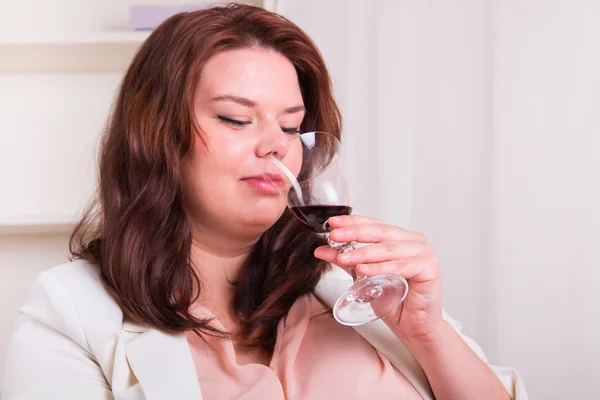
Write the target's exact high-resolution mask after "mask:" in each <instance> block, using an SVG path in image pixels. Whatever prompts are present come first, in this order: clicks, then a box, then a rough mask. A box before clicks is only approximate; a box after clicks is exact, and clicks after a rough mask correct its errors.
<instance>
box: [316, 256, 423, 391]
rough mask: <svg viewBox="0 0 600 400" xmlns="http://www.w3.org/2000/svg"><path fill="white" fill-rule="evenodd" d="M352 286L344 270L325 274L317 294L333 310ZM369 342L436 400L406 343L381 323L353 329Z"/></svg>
mask: <svg viewBox="0 0 600 400" xmlns="http://www.w3.org/2000/svg"><path fill="white" fill-rule="evenodd" d="M350 286H352V278H351V277H350V276H349V275H348V274H347V273H345V272H344V271H343V270H342V269H341V268H339V267H336V266H335V265H333V266H332V270H331V271H328V272H326V273H325V274H323V277H322V278H321V280H320V281H319V283H318V285H317V287H316V288H315V294H316V295H317V296H319V297H320V298H321V300H323V301H324V302H325V303H327V304H328V305H329V306H330V307H333V305H334V304H335V302H336V301H337V299H338V298H339V297H340V296H341V295H342V293H343V292H344V291H345V290H346V289H348V288H349V287H350ZM353 328H354V329H355V330H356V331H357V332H358V333H359V334H360V335H361V336H362V337H363V338H365V340H367V341H368V342H369V343H370V344H371V345H372V346H373V347H375V348H376V349H377V350H378V351H379V352H381V353H382V354H384V355H385V356H386V357H387V358H388V359H389V360H390V362H391V363H392V365H394V367H396V369H397V370H398V371H400V372H401V373H402V374H403V375H404V376H405V377H406V379H407V380H408V381H409V382H410V383H411V384H412V385H413V386H414V388H415V389H416V390H417V392H419V394H420V395H421V397H423V399H426V400H434V399H435V397H434V396H433V392H432V391H431V387H430V385H429V381H428V380H427V376H426V375H425V372H423V369H422V368H421V366H420V365H419V363H418V362H417V360H416V359H415V358H414V357H413V355H412V354H411V353H410V352H409V351H408V349H407V348H406V347H404V345H403V344H402V342H401V341H400V340H399V339H398V338H397V337H396V335H394V334H393V333H392V331H391V330H390V329H389V328H388V326H387V325H386V324H385V323H384V322H383V321H381V320H377V321H374V322H370V323H368V324H365V325H361V326H355V327H353Z"/></svg>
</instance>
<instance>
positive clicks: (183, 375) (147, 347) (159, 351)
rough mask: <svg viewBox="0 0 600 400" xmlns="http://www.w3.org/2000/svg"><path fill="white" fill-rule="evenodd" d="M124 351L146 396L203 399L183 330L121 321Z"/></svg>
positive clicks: (153, 398)
mask: <svg viewBox="0 0 600 400" xmlns="http://www.w3.org/2000/svg"><path fill="white" fill-rule="evenodd" d="M123 330H124V331H126V332H127V336H128V337H127V338H126V339H125V355H126V357H127V361H128V362H129V365H130V366H131V369H132V370H133V373H134V374H135V376H136V378H137V379H138V381H139V384H140V386H141V388H142V390H143V392H144V394H145V399H147V400H162V399H194V400H196V399H199V400H201V399H202V394H201V392H200V384H199V382H198V376H197V374H196V368H195V366H194V361H193V359H192V354H191V352H190V348H189V345H188V342H187V338H186V336H185V334H172V333H166V332H161V331H159V330H157V329H153V328H145V327H143V326H140V325H138V324H135V323H130V324H128V325H127V324H124V325H123Z"/></svg>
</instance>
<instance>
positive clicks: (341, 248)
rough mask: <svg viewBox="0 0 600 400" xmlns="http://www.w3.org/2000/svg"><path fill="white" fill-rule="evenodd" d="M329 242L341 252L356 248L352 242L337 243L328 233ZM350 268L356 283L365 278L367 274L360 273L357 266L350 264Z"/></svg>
mask: <svg viewBox="0 0 600 400" xmlns="http://www.w3.org/2000/svg"><path fill="white" fill-rule="evenodd" d="M327 243H329V246H330V247H331V248H332V249H336V250H339V251H340V253H347V252H349V251H351V250H354V246H352V243H337V242H334V241H333V240H331V239H329V235H327ZM348 270H350V275H352V280H353V281H354V283H356V282H360V281H362V280H363V279H365V278H366V276H364V275H359V274H357V273H356V268H355V266H354V265H349V266H348Z"/></svg>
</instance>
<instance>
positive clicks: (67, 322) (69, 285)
mask: <svg viewBox="0 0 600 400" xmlns="http://www.w3.org/2000/svg"><path fill="white" fill-rule="evenodd" d="M19 311H20V312H21V313H22V314H25V315H28V316H29V317H31V318H33V319H34V320H37V321H39V322H41V323H43V324H44V325H47V326H49V327H52V328H53V329H55V330H57V331H59V332H62V333H64V334H65V335H67V336H69V337H71V338H72V339H73V340H75V341H77V342H78V343H79V344H80V345H82V346H84V347H87V342H88V335H94V334H95V332H98V328H99V327H100V326H101V327H102V329H100V331H104V332H107V331H111V332H114V333H117V332H119V331H120V330H121V328H122V323H123V313H122V311H121V308H120V307H119V305H118V304H117V302H116V301H115V300H114V298H113V297H112V295H111V294H110V293H109V292H108V290H107V289H106V288H105V286H104V284H103V283H102V280H101V278H100V275H99V273H98V271H97V270H96V268H95V267H94V266H93V265H91V264H89V263H88V262H86V261H83V260H76V261H72V262H68V263H65V264H61V265H58V266H56V267H54V268H51V269H49V270H46V271H43V272H41V273H40V274H38V276H37V278H36V279H35V281H34V282H33V284H32V285H31V287H30V289H29V293H28V295H27V297H26V299H25V302H24V303H23V305H22V306H21V308H20V309H19ZM107 333H108V332H107Z"/></svg>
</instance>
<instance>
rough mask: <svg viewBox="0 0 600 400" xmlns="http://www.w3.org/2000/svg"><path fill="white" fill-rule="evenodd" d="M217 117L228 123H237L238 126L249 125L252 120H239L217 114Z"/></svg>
mask: <svg viewBox="0 0 600 400" xmlns="http://www.w3.org/2000/svg"><path fill="white" fill-rule="evenodd" d="M217 117H218V118H219V119H220V120H221V121H223V122H225V123H227V124H231V125H236V126H244V125H249V124H250V122H249V121H239V120H237V119H233V118H228V117H224V116H222V115H217Z"/></svg>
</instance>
